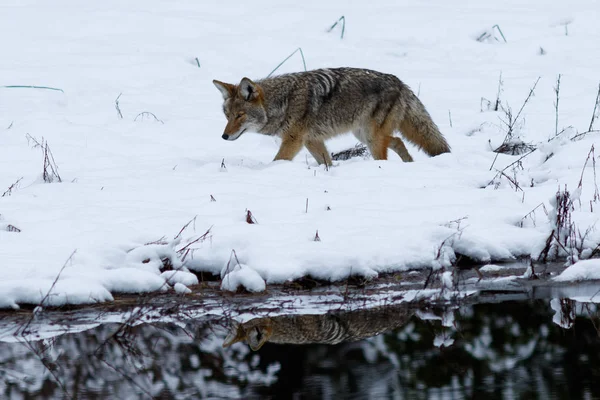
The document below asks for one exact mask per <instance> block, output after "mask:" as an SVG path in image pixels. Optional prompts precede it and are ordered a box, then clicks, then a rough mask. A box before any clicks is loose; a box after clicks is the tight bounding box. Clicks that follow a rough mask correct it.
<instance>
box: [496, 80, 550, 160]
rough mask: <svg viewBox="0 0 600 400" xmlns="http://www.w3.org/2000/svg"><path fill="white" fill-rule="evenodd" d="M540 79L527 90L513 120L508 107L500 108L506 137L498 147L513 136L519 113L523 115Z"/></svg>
mask: <svg viewBox="0 0 600 400" xmlns="http://www.w3.org/2000/svg"><path fill="white" fill-rule="evenodd" d="M540 79H541V77H538V78H537V80H536V81H535V83H534V84H533V86H532V87H531V89H529V94H528V95H527V97H526V98H525V101H523V104H522V105H521V108H520V109H519V112H518V113H517V115H516V116H515V117H514V118H513V114H512V110H511V108H510V107H509V106H507V107H506V108H505V107H501V108H502V110H503V111H504V113H505V115H506V117H507V120H506V121H502V122H504V124H505V125H506V128H507V132H506V136H505V137H504V141H503V142H502V145H500V147H502V146H503V145H505V144H506V143H508V142H509V141H510V140H511V139H512V137H513V134H514V128H515V125H516V123H517V122H518V121H519V118H520V117H521V113H523V109H524V108H525V106H526V105H527V103H528V102H529V100H530V99H531V97H532V96H533V95H534V93H535V88H536V87H537V84H538V82H539V81H540ZM500 147H499V148H500ZM498 154H499V153H498V152H496V156H495V157H494V161H493V162H492V165H490V171H491V170H492V169H493V168H494V164H495V163H496V160H497V159H498Z"/></svg>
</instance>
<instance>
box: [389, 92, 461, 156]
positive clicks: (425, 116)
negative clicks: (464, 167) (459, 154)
mask: <svg viewBox="0 0 600 400" xmlns="http://www.w3.org/2000/svg"><path fill="white" fill-rule="evenodd" d="M403 111H404V116H403V118H402V119H401V120H400V126H399V130H400V132H402V136H404V137H405V138H406V139H407V140H408V141H409V142H411V143H413V144H415V145H416V146H418V147H419V148H420V149H422V150H423V151H424V152H425V153H427V154H429V155H430V156H437V155H438V154H442V153H449V152H450V146H449V145H448V142H447V141H446V139H445V138H444V136H442V134H441V132H440V130H439V129H438V127H437V125H436V124H435V122H433V119H431V116H430V115H429V113H428V112H427V110H426V109H425V106H424V105H423V103H421V100H419V98H418V97H417V96H416V95H415V94H414V93H412V92H411V93H410V98H409V101H408V102H407V103H406V107H405V108H404V110H403Z"/></svg>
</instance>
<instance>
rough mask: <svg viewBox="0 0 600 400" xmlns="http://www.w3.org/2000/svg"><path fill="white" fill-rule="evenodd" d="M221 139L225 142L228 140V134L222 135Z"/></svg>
mask: <svg viewBox="0 0 600 400" xmlns="http://www.w3.org/2000/svg"><path fill="white" fill-rule="evenodd" d="M221 137H222V138H223V139H225V140H227V139H229V135H228V134H226V133H224V134H223V136H221Z"/></svg>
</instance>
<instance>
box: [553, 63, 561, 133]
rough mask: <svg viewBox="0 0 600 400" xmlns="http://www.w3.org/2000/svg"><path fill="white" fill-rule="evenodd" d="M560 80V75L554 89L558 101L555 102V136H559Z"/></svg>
mask: <svg viewBox="0 0 600 400" xmlns="http://www.w3.org/2000/svg"><path fill="white" fill-rule="evenodd" d="M560 78H561V74H558V78H556V86H555V87H554V93H556V100H554V114H555V118H554V136H558V101H559V100H560Z"/></svg>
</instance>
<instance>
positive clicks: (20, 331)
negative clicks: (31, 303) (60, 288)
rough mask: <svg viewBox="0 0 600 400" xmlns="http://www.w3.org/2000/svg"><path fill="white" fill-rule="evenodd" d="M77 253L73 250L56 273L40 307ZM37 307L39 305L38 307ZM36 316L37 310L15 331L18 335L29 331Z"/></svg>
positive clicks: (23, 334)
mask: <svg viewBox="0 0 600 400" xmlns="http://www.w3.org/2000/svg"><path fill="white" fill-rule="evenodd" d="M75 253H77V249H75V250H73V252H72V253H71V255H70V256H69V258H67V261H65V263H64V264H63V266H62V268H61V269H60V271H58V274H57V275H56V278H54V282H52V285H50V289H48V292H46V295H45V296H44V297H43V298H42V299H41V301H40V303H39V305H38V307H40V308H41V307H43V306H44V303H45V302H47V300H48V297H49V296H50V293H51V292H52V289H54V286H56V283H57V282H58V280H59V279H60V276H61V275H62V273H63V271H64V270H65V268H67V265H68V264H69V262H70V261H71V260H72V259H73V256H74V255H75ZM36 308H37V307H36ZM35 316H36V312H33V313H32V314H31V317H30V318H29V320H28V321H27V323H26V324H25V326H23V327H20V328H19V329H18V330H17V332H16V333H15V336H16V335H20V336H21V337H23V336H25V335H26V334H27V333H28V332H29V326H30V325H31V323H32V322H33V319H34V318H35Z"/></svg>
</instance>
